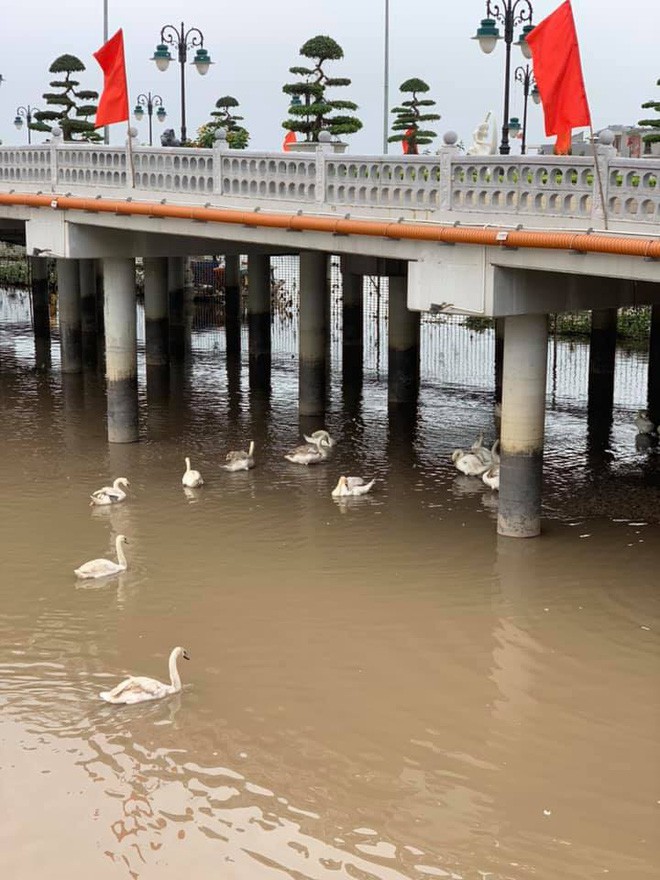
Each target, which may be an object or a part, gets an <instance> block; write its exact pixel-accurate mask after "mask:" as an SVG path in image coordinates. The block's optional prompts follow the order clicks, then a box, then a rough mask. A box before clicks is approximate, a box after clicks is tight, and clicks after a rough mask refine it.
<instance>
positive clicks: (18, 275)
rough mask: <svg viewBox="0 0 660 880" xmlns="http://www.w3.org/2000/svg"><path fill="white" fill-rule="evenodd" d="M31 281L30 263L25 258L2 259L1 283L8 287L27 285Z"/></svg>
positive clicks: (0, 266) (0, 265)
mask: <svg viewBox="0 0 660 880" xmlns="http://www.w3.org/2000/svg"><path fill="white" fill-rule="evenodd" d="M29 283H30V273H29V271H28V263H27V260H26V259H25V258H22V259H21V258H18V259H11V260H3V259H0V284H1V285H3V286H7V287H26V286H27V285H28V284H29Z"/></svg>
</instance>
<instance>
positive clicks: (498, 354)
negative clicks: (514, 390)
mask: <svg viewBox="0 0 660 880" xmlns="http://www.w3.org/2000/svg"><path fill="white" fill-rule="evenodd" d="M503 362H504V318H495V403H502V364H503Z"/></svg>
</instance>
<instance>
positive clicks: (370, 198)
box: [0, 139, 660, 235]
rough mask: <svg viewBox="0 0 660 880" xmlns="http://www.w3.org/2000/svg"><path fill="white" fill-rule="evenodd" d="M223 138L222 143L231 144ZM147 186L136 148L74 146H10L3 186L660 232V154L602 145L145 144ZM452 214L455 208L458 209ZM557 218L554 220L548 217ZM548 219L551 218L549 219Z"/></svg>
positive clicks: (2, 165)
mask: <svg viewBox="0 0 660 880" xmlns="http://www.w3.org/2000/svg"><path fill="white" fill-rule="evenodd" d="M220 143H222V142H220ZM133 152H134V167H135V190H133V189H132V188H131V185H130V183H131V180H130V178H131V175H130V172H129V169H128V164H127V151H126V149H125V148H117V147H107V146H98V145H89V144H75V145H74V144H72V143H64V142H62V141H60V140H58V139H54V140H53V142H52V143H51V144H44V145H39V146H36V145H35V146H29V147H3V146H0V190H5V191H7V190H9V189H16V188H23V187H26V188H27V189H29V190H30V191H33V190H35V189H41V190H43V191H53V192H61V191H63V190H65V189H67V188H71V189H73V190H75V191H76V192H79V191H85V192H88V191H90V190H92V191H93V192H94V193H95V194H99V193H103V191H104V190H106V191H107V190H108V189H112V190H113V191H114V193H113V194H115V193H116V191H117V190H120V191H121V190H123V191H125V192H126V195H127V196H128V195H130V194H132V193H135V194H137V193H139V194H140V197H144V196H145V195H146V194H148V193H153V194H154V197H155V196H156V195H157V196H158V197H161V196H162V195H163V194H172V195H173V196H175V197H176V200H177V201H181V200H182V199H181V197H184V198H185V201H186V202H191V201H194V202H198V203H201V204H205V203H207V202H209V203H210V204H213V203H214V201H216V200H217V199H218V198H231V199H232V200H233V199H239V200H243V199H245V200H246V201H247V200H249V201H250V202H251V203H254V202H268V203H272V202H275V203H277V202H286V203H288V205H290V203H292V202H293V203H298V204H299V205H301V207H302V208H303V209H305V208H309V209H311V212H319V211H321V210H332V211H335V212H336V211H345V210H346V209H348V208H353V209H354V210H355V211H356V212H358V214H359V216H369V213H370V212H371V211H374V212H376V213H379V214H380V215H381V216H382V214H383V212H384V211H388V210H389V211H401V212H402V213H403V215H404V216H408V217H410V216H414V217H416V218H418V219H428V220H437V221H440V220H445V221H447V220H449V221H451V219H452V217H451V215H452V214H454V216H457V215H461V216H463V215H466V216H467V217H468V219H470V218H471V217H472V215H474V221H475V222H479V221H481V220H483V219H484V218H485V217H486V218H487V217H489V216H491V217H493V221H492V222H497V218H499V217H502V216H503V217H512V218H513V217H515V218H520V219H521V220H523V219H524V220H525V225H537V226H543V225H556V223H557V221H563V222H565V223H566V225H567V226H578V227H580V228H583V227H584V226H585V224H589V223H591V224H592V225H593V226H594V227H596V228H599V227H602V225H603V219H604V211H603V201H604V203H605V205H606V206H607V215H608V217H609V218H611V219H612V220H616V221H624V222H627V223H626V225H627V224H628V223H629V224H630V227H631V228H630V231H631V232H634V233H639V234H644V235H648V234H649V233H651V234H653V235H658V234H660V184H659V181H660V157H651V158H649V159H621V158H619V157H617V156H616V155H615V151H614V150H613V148H611V147H609V146H605V145H598V146H597V154H596V161H598V165H599V170H600V173H601V177H600V179H601V182H602V198H601V186H600V184H599V180H598V175H597V174H596V168H595V160H594V157H593V156H587V157H571V156H562V157H558V156H481V157H471V156H465V155H463V154H461V153H460V152H459V150H458V148H457V147H455V146H451V145H445V146H443V147H442V148H441V149H440V151H439V154H438V155H437V156H398V157H391V156H346V155H342V156H338V155H336V154H335V153H333V152H329V151H328V147H327V146H326V145H320V146H319V147H318V148H317V150H316V151H315V152H314V153H311V154H309V153H308V154H302V153H261V152H252V151H248V150H245V151H236V150H229V149H227V148H226V146H225V145H224V144H223V146H216V147H215V148H214V149H194V148H172V147H161V148H152V147H134V148H133ZM447 215H449V216H447ZM551 218H552V221H553V222H551V223H548V221H550V220H551ZM544 221H545V222H544Z"/></svg>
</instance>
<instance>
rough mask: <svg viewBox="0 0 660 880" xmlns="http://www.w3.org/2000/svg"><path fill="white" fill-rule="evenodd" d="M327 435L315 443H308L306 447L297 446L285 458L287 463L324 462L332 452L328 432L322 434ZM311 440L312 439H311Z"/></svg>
mask: <svg viewBox="0 0 660 880" xmlns="http://www.w3.org/2000/svg"><path fill="white" fill-rule="evenodd" d="M321 433H323V434H326V436H325V437H319V438H317V439H316V440H314V442H313V443H308V444H307V445H306V446H296V448H295V449H292V450H291V452H287V454H286V455H285V456H284V457H285V458H286V460H287V461H292V462H293V463H294V464H307V465H309V464H319V463H320V462H322V461H325V460H326V459H327V457H328V454H329V451H330V443H329V439H330V438H329V436H328V435H327V432H325V431H323V432H321ZM310 439H311V438H310Z"/></svg>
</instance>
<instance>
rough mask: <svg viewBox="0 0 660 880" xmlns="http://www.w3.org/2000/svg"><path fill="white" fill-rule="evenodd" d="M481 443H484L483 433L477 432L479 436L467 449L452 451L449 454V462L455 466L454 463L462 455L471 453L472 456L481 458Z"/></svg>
mask: <svg viewBox="0 0 660 880" xmlns="http://www.w3.org/2000/svg"><path fill="white" fill-rule="evenodd" d="M483 442H484V433H483V431H479V435H478V437H477V439H476V440H475V441H474V443H473V444H472V446H470V448H469V449H454V451H453V452H452V454H451V460H452V461H453V462H454V464H456V461H457V460H458V459H459V458H460V457H461V456H462V455H468V454H469V453H473V454H474V455H479V456H481V453H482V451H483ZM485 451H486V452H488V450H485Z"/></svg>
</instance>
